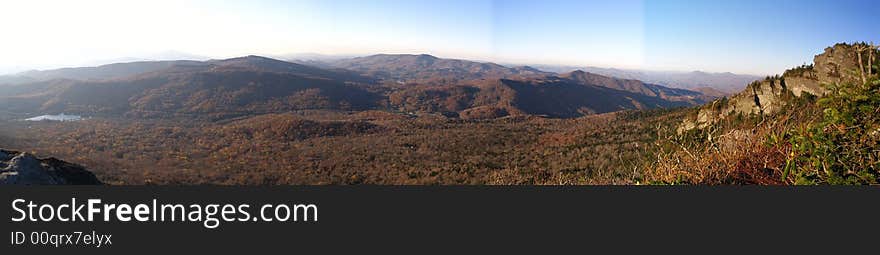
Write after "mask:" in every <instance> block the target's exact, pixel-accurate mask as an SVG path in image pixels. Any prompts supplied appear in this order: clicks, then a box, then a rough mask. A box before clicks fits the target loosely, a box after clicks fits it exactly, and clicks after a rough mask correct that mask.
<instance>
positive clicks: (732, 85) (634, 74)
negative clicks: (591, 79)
mask: <svg viewBox="0 0 880 255" xmlns="http://www.w3.org/2000/svg"><path fill="white" fill-rule="evenodd" d="M538 67H539V69H541V70H547V71H552V72H559V73H565V72H571V71H575V70H583V71H585V72H589V73H594V74H599V75H604V76H610V77H614V78H619V79H631V80H639V81H642V82H645V83H650V84H658V85H662V86H665V87H669V88H679V89H687V90H695V91H700V90H703V89H705V88H711V89H713V90H717V91H721V92H723V93H726V94H733V93H736V92H739V91H740V90H742V89H743V88H745V85H746V84H748V83H749V82H752V81H754V80H758V79H761V78H762V77H760V76H755V75H745V74H734V73H729V72H726V73H710V72H701V71H693V72H672V71H647V70H629V69H618V68H600V67H571V66H551V65H540V66H538Z"/></svg>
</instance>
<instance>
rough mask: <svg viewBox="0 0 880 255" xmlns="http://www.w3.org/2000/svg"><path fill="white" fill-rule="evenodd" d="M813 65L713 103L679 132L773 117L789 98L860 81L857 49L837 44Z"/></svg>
mask: <svg viewBox="0 0 880 255" xmlns="http://www.w3.org/2000/svg"><path fill="white" fill-rule="evenodd" d="M813 63H814V64H813V65H809V66H806V65H805V66H801V67H797V68H793V69H790V70H787V71H786V72H785V73H784V74H783V75H782V76H776V77H767V78H766V79H764V80H761V81H755V82H752V83H751V84H749V86H747V87H746V89H745V90H744V91H743V92H740V93H739V94H736V95H734V96H732V97H730V98H724V99H720V100H716V101H713V102H712V103H709V104H706V105H705V106H703V107H702V108H700V110H699V113H698V114H697V116H696V118H690V119H685V121H684V122H683V123H682V125H681V126H680V127H679V131H686V130H691V129H694V128H705V127H707V126H709V125H711V124H713V123H716V122H718V121H719V120H722V119H724V118H726V117H727V116H732V115H737V114H742V115H745V116H748V115H770V114H773V113H776V112H777V111H779V110H780V109H782V107H783V106H784V105H785V104H786V99H785V98H786V97H789V96H794V97H801V96H804V95H805V94H809V95H813V96H822V95H824V94H825V89H824V88H823V87H822V84H833V83H855V82H859V81H860V76H859V73H858V69H859V63H858V57H857V54H856V46H854V45H850V44H837V45H834V46H833V47H828V48H826V49H825V52H823V53H822V54H819V55H816V56H815V57H814V58H813Z"/></svg>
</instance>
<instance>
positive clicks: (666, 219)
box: [0, 186, 880, 254]
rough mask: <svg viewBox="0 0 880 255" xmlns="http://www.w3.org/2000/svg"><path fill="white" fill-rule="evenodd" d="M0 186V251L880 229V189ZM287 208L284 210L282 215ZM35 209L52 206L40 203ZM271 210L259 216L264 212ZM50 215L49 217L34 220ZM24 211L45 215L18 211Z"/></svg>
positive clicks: (553, 244) (579, 244)
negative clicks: (127, 209)
mask: <svg viewBox="0 0 880 255" xmlns="http://www.w3.org/2000/svg"><path fill="white" fill-rule="evenodd" d="M0 193H2V202H3V203H4V207H5V208H4V209H3V210H0V211H2V215H0V216H2V217H3V218H4V219H3V220H2V228H0V229H2V230H4V231H3V232H5V233H3V234H4V235H6V237H5V238H6V239H7V240H5V241H4V242H5V244H3V245H2V249H3V250H4V252H3V253H2V254H37V253H59V252H63V253H73V254H80V253H82V254H119V253H137V254H139V253H153V254H156V253H164V252H170V254H180V253H190V252H192V253H193V254H207V253H218V254H230V253H247V252H269V251H276V252H278V251H280V252H283V253H289V254H294V253H298V252H308V253H331V254H338V253H343V252H370V253H378V252H382V253H383V254H384V253H404V254H419V253H465V254H470V253H476V252H481V253H490V254H497V253H501V252H518V253H522V252H529V253H538V254H548V253H549V254H553V253H562V252H592V251H612V252H615V253H634V252H636V251H649V252H657V253H668V252H677V251H691V252H697V253H714V252H716V251H741V252H749V253H752V252H760V253H764V252H769V251H784V252H793V251H801V250H803V251H813V252H816V251H823V250H827V251H834V252H835V253H836V254H841V253H840V252H846V251H853V252H854V251H857V250H865V249H867V250H873V249H874V246H875V245H874V243H876V240H877V238H876V237H877V236H876V234H873V230H877V229H878V227H880V223H878V221H877V218H878V215H880V210H878V204H877V203H876V198H877V197H880V196H878V194H880V190H878V189H877V188H876V187H633V186H628V187H606V186H589V187H399V186H355V187H348V186H314V187H280V186H279V187H213V186H193V187H153V186H143V187H70V186H58V187H37V186H34V187H25V186H5V187H0ZM89 199H100V200H101V201H100V202H101V203H100V204H97V203H96V204H95V206H98V205H102V206H103V205H109V204H112V205H114V206H116V207H115V208H114V209H119V208H121V207H124V206H121V205H123V204H125V205H131V207H132V208H134V207H137V206H136V205H140V204H142V205H144V206H141V208H140V209H141V210H142V211H141V213H143V215H141V216H142V217H141V219H143V220H144V221H140V220H138V219H137V218H136V217H134V216H132V215H134V214H135V212H134V211H136V210H138V209H132V212H131V213H127V214H126V213H123V214H124V215H128V217H127V219H129V220H130V221H127V222H122V221H120V220H119V218H118V217H117V216H118V215H117V214H116V211H114V213H112V214H108V215H109V216H106V217H108V219H109V221H105V220H104V219H105V218H104V217H105V215H104V214H95V215H93V216H94V217H93V221H87V220H86V219H87V218H88V216H87V215H85V212H86V211H87V210H88V201H89ZM16 201H18V202H17V204H16V205H15V206H14V205H13V204H14V203H16ZM93 201H94V200H93ZM154 201H155V202H154ZM30 202H33V204H34V207H33V209H34V212H33V213H31V212H28V207H27V205H28V204H29V203H30ZM72 202H75V206H80V205H83V204H85V205H84V206H83V209H82V212H83V214H82V219H83V221H60V220H58V217H57V216H63V218H67V217H68V215H72V214H73V213H72V212H70V211H69V210H68V209H67V207H63V208H62V210H60V211H59V210H57V209H58V207H59V206H61V205H70V204H71V203H72ZM154 204H155V205H154ZM162 204H168V205H175V204H181V205H185V206H186V207H187V210H188V212H192V211H191V210H189V206H191V205H198V207H202V208H205V207H208V206H209V205H214V204H216V205H218V207H217V208H215V209H216V212H217V213H216V214H214V215H213V217H215V218H216V217H220V216H222V215H221V214H222V211H223V205H226V204H229V205H231V206H232V208H233V209H230V210H229V212H230V214H228V215H229V216H230V217H232V216H234V220H233V221H230V222H226V221H222V219H221V220H218V222H217V225H216V227H213V228H209V227H206V225H208V224H205V220H204V219H205V218H206V217H205V215H209V213H205V212H204V211H202V212H200V213H198V214H200V216H201V217H202V220H201V221H174V222H172V221H159V220H156V219H157V218H158V217H156V218H154V217H153V215H154V213H155V211H153V210H154V209H152V208H161V206H160V205H162ZM282 204H284V205H287V207H288V209H279V210H277V214H276V209H277V208H279V207H280V206H278V205H282ZM40 205H49V206H45V207H46V209H43V212H39V211H40ZM242 205H248V206H247V207H244V208H243V209H247V210H244V211H248V213H247V214H249V216H251V217H250V218H246V217H244V216H243V214H242V213H241V212H240V211H239V209H242V208H240V207H241V206H242ZM265 205H269V207H267V208H269V209H266V210H265V212H266V213H264V214H266V215H267V216H268V217H267V218H265V219H264V218H262V215H261V213H260V212H259V211H260V210H261V207H263V206H265ZM296 205H313V206H314V207H311V208H310V209H314V210H313V211H308V210H305V209H304V207H299V209H300V210H299V211H298V212H299V213H298V216H299V217H300V218H299V219H297V220H291V219H290V217H287V220H286V221H282V220H280V219H284V218H285V214H287V215H288V216H289V215H291V214H292V212H291V210H295V209H292V208H296ZM144 208H146V209H144ZM101 209H104V208H103V207H102V208H101ZM227 209H228V208H227ZM52 210H54V212H53V214H55V215H53V216H54V217H53V219H54V220H52V221H49V222H43V221H41V220H40V219H39V217H40V216H43V217H44V218H47V217H48V216H49V211H52ZM212 210H213V209H212ZM205 211H207V210H205ZM233 211H235V213H231V212H233ZM23 212H24V213H23ZM59 212H60V213H59ZM285 212H287V213H285ZM25 213H27V216H28V217H30V216H33V217H35V218H36V219H37V221H30V220H29V219H22V220H21V221H15V220H14V219H21V218H23V217H25V216H24V215H25ZM40 213H42V214H43V215H40ZM304 215H308V216H310V217H311V216H314V217H313V218H307V219H304V218H302V217H303V216H304ZM166 216H167V215H166ZM74 217H76V216H74ZM254 217H256V218H257V219H254ZM123 218H126V217H123ZM242 219H244V220H242ZM267 220H273V221H271V222H270V221H267ZM211 222H212V223H214V222H213V221H211ZM77 233H78V234H77ZM108 238H109V240H107V239H108ZM86 240H89V242H86ZM98 240H100V242H99V241H98ZM5 251H10V252H13V253H7V252H5ZM844 254H845V253H844Z"/></svg>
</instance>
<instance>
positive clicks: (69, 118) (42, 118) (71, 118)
mask: <svg viewBox="0 0 880 255" xmlns="http://www.w3.org/2000/svg"><path fill="white" fill-rule="evenodd" d="M25 120H26V121H46V120H48V121H77V120H82V117H80V116H79V115H67V114H63V113H62V114H58V115H41V116H37V117H33V118H30V119H25Z"/></svg>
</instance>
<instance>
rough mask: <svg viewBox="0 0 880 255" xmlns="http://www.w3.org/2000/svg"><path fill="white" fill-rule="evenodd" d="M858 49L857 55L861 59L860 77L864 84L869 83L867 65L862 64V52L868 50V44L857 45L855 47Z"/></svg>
mask: <svg viewBox="0 0 880 255" xmlns="http://www.w3.org/2000/svg"><path fill="white" fill-rule="evenodd" d="M853 46H854V48H855V49H856V55H857V56H858V57H859V75H860V76H861V78H862V84H865V83H868V80H867V79H866V78H865V64H864V62H862V51H865V50H866V49H869V48H868V45H867V44H866V43H856V44H854V45H853Z"/></svg>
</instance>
